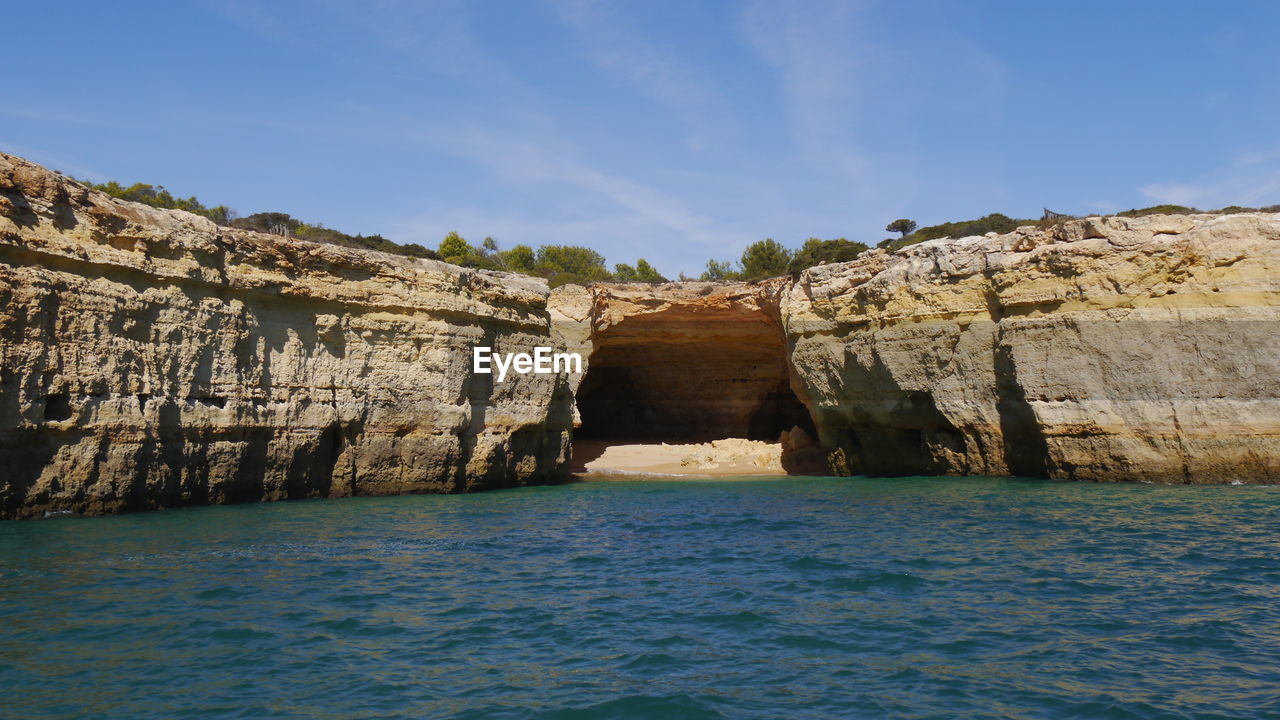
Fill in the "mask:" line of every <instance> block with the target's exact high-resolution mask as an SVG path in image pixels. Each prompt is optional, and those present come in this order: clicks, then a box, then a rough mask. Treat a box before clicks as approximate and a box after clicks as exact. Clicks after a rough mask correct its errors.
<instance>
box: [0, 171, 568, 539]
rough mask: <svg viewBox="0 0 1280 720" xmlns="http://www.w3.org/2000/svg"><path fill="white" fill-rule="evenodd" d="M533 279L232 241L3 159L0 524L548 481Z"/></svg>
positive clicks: (541, 332) (560, 421)
mask: <svg viewBox="0 0 1280 720" xmlns="http://www.w3.org/2000/svg"><path fill="white" fill-rule="evenodd" d="M547 296H548V290H547V287H546V285H545V283H543V282H542V281H541V280H537V279H533V278H527V277H522V276H515V275H508V274H503V273H488V272H479V271H472V270H464V269H462V268H458V267H455V266H452V265H448V264H445V263H440V262H435V261H430V260H414V259H409V258H403V257H398V256H392V255H386V254H382V253H374V252H366V251H357V250H349V249H345V248H340V247H336V246H330V245H319V244H314V243H306V242H299V241H287V240H283V239H281V238H275V237H273V236H268V235H262V234H257V233H250V232H241V231H235V230H229V229H227V228H223V227H218V226H216V225H214V224H213V223H211V222H209V221H207V220H205V219H203V218H200V217H197V216H195V215H191V214H188V213H183V212H177V211H163V210H155V209H153V208H149V207H146V206H143V205H138V204H134V203H124V202H120V201H117V200H114V199H112V198H110V197H108V196H106V195H104V194H102V193H99V192H95V191H89V190H86V189H85V188H84V187H82V186H80V185H78V184H75V183H72V182H69V181H68V180H66V179H65V178H63V177H61V176H59V175H57V174H55V173H52V172H49V171H48V170H45V169H43V168H40V167H38V166H35V165H33V164H31V163H28V162H26V161H24V160H21V159H19V158H15V157H11V156H7V155H0V517H21V516H33V515H39V514H42V513H44V512H46V511H58V510H71V511H76V512H81V513H90V514H96V513H104V512H117V511H122V510H131V509H147V508H160V507H173V506H178V505H189V504H202V503H219V502H237V501H248V500H259V499H282V498H296V497H316V496H342V495H352V494H389V493H402V492H418V491H434V492H451V491H462V490H470V489H483V488H492V487H502V486H509V485H517V484H524V483H534V482H545V481H549V480H552V479H555V478H557V477H560V476H562V475H564V474H565V473H566V472H567V470H568V452H569V433H570V430H571V424H572V417H573V397H572V393H571V388H570V387H569V385H568V382H567V379H566V378H565V377H564V376H557V375H534V374H529V375H514V374H513V375H512V376H509V377H508V378H507V381H506V382H504V383H502V384H494V383H493V382H492V381H491V378H492V377H493V376H491V375H475V376H473V375H472V373H471V366H470V364H471V348H472V346H474V345H489V346H492V347H494V348H495V349H497V350H499V351H502V352H515V351H528V350H530V349H531V348H532V347H533V346H535V345H549V344H552V343H551V341H550V333H551V328H550V319H549V315H548V312H547V308H546V300H547Z"/></svg>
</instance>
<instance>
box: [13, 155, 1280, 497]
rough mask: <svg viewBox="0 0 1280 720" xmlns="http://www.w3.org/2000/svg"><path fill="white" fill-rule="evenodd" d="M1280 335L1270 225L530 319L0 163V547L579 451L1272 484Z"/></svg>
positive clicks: (1119, 235) (557, 459) (648, 300)
mask: <svg viewBox="0 0 1280 720" xmlns="http://www.w3.org/2000/svg"><path fill="white" fill-rule="evenodd" d="M1277 331H1280V215H1263V214H1240V215H1230V216H1207V215H1204V216H1200V215H1194V216H1155V217H1147V218H1137V219H1124V218H1088V219H1084V220H1072V221H1067V222H1065V223H1062V224H1060V225H1058V226H1057V227H1054V228H1049V229H1045V230H1037V229H1034V228H1023V229H1020V230H1018V231H1016V232H1013V233H1010V234H1006V235H992V236H988V237H973V238H962V239H958V240H936V241H931V242H927V243H922V244H920V245H915V246H911V247H908V248H904V249H902V250H899V251H897V252H893V253H890V252H886V251H882V250H877V251H873V252H870V253H867V254H865V255H863V256H862V257H861V258H859V259H858V260H855V261H853V262H849V263H841V264H835V265H827V266H820V267H816V268H812V269H810V270H807V271H805V272H803V273H800V274H798V275H796V276H793V277H783V278H775V279H772V280H769V281H766V282H762V283H752V284H746V283H729V284H723V283H721V284H717V283H667V284H662V285H644V284H598V285H594V286H592V287H589V288H583V287H576V286H570V287H566V288H559V289H557V290H556V291H555V292H549V291H548V289H547V286H546V284H545V283H544V282H543V281H541V280H538V279H535V278H529V277H524V276H519V275H511V274H505V273H491V272H484V271H474V270H467V269H463V268H459V267H456V266H452V265H448V264H446V263H440V262H435V261H430V260H415V259H409V258H404V257H399V256H392V255H386V254H382V253H376V252H369V251H360V250H350V249H344V248H340V247H336V246H330V245H319V244H314V243H307V242H300V241H296V240H288V239H283V238H279V237H275V236H270V235H262V234H258V233H251V232H242V231H236V230H230V229H227V228H225V227H219V226H216V225H214V224H212V223H210V222H208V221H207V220H204V219H203V218H200V217H197V216H195V215H191V214H188V213H183V212H178V211H162V210H155V209H152V208H149V207H146V206H143V205H138V204H134V203H125V202H120V201H117V200H114V199H112V198H110V197H108V196H106V195H104V194H102V193H98V192H95V191H90V190H87V189H85V188H84V187H82V186H80V185H78V184H76V183H74V182H71V181H69V180H67V179H66V178H63V177H62V176H60V175H57V174H56V173H52V172H49V171H47V170H45V169H43V168H40V167H38V166H35V165H32V164H31V163H28V162H26V161H23V160H21V159H19V158H14V157H10V156H7V155H2V154H0V517H26V516H35V515H40V514H42V513H44V512H47V511H58V510H72V511H76V512H81V513H104V512H116V511H123V510H131V509H147V508H161V507H173V506H179V505H190V504H201V503H218V502H238V501H248V500H259V499H283V498H295V497H321V496H341V495H352V494H387V493H401V492H453V491H464V490H472V489H485V488H495V487H504V486H509V485H518V484H525V483H535V482H547V481H552V480H555V479H557V478H560V477H563V476H564V475H565V474H566V473H567V472H568V468H569V452H570V447H569V441H570V433H571V432H574V430H573V428H574V427H575V425H577V426H578V430H577V431H576V432H578V433H579V434H580V436H582V437H589V438H593V439H597V440H600V439H603V440H606V441H609V440H622V439H628V440H632V439H650V440H652V439H662V440H675V441H679V442H694V441H704V440H712V439H717V438H725V437H744V438H752V439H760V440H770V441H773V440H777V439H779V438H780V437H781V439H782V440H783V446H784V447H785V448H786V449H787V452H788V453H789V456H790V457H791V458H792V459H793V460H795V461H796V462H797V463H798V464H796V465H788V467H789V468H791V469H795V468H798V467H800V466H801V465H804V464H805V463H807V462H808V460H812V459H813V458H814V454H815V452H816V453H818V455H817V457H818V459H819V460H821V459H822V454H823V453H825V454H826V455H827V459H828V460H829V461H830V464H831V467H832V468H833V469H834V470H835V471H838V472H842V473H866V474H1016V475H1029V476H1039V477H1052V478H1069V479H1078V480H1152V481H1159V482H1204V483H1225V482H1236V481H1240V482H1277V481H1280V355H1278V354H1277V353H1276V350H1275V348H1276V342H1277V341H1276V338H1277V337H1280V334H1278V332H1277ZM475 345H489V346H492V347H494V348H495V349H497V350H498V351H500V352H514V351H528V350H530V349H531V348H532V347H533V346H536V345H551V346H553V347H558V348H567V349H569V350H572V351H577V352H580V353H581V354H582V356H583V358H584V359H586V360H587V373H586V375H585V376H578V375H535V374H529V375H518V374H515V373H512V374H510V375H508V377H507V382H505V383H502V384H495V383H494V382H493V381H492V379H493V376H491V375H473V374H472V372H471V366H470V363H471V349H472V347H473V346H475ZM796 427H799V428H800V429H801V430H802V432H796V431H793V429H794V428H796ZM815 437H816V438H817V439H818V441H819V442H820V445H821V447H820V448H819V447H815V446H814V445H813V441H812V440H810V438H815ZM802 457H803V458H807V460H805V463H800V461H799V460H797V458H802ZM786 459H787V458H786V457H784V462H785V461H786ZM806 466H807V465H806Z"/></svg>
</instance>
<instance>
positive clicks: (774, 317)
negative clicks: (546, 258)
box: [551, 281, 812, 442]
mask: <svg viewBox="0 0 1280 720" xmlns="http://www.w3.org/2000/svg"><path fill="white" fill-rule="evenodd" d="M779 282H780V281H772V282H771V283H766V284H754V285H750V284H746V283H731V284H723V283H665V284H662V285H647V284H641V283H632V284H597V285H593V286H592V287H590V288H589V289H583V288H559V289H557V290H556V291H554V292H553V294H552V299H551V305H552V308H553V313H556V314H557V315H556V316H557V324H558V325H560V326H562V327H563V328H564V329H563V330H561V331H560V332H562V333H563V334H564V336H565V341H566V344H568V345H571V346H573V347H575V348H579V350H578V352H580V353H581V354H582V355H583V357H586V358H588V363H587V364H588V372H587V374H586V377H585V379H584V380H582V385H581V387H579V388H578V389H577V405H578V409H579V411H580V413H581V421H582V424H581V427H580V433H581V434H582V435H584V436H592V437H609V438H614V439H623V440H639V439H659V440H668V441H671V442H690V441H706V440H714V439H717V438H727V437H738V438H750V439H753V440H768V441H773V442H776V441H777V440H778V436H779V434H780V433H781V432H782V431H784V430H789V429H790V428H792V427H793V426H795V425H796V424H797V423H800V424H808V414H807V413H806V412H805V410H804V408H803V406H801V405H800V403H799V402H798V401H797V400H796V397H795V395H794V394H793V393H792V392H791V389H790V379H789V377H788V371H787V351H786V346H785V338H784V335H783V332H782V323H781V319H780V317H779V314H778V303H777V287H778V286H779ZM561 307H563V308H565V310H563V311H562V310H560V309H559V308H561ZM810 427H812V426H810Z"/></svg>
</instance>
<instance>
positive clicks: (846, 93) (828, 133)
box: [0, 0, 1280, 276]
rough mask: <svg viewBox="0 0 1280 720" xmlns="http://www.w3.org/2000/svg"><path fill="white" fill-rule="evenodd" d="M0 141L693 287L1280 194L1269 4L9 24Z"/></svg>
mask: <svg viewBox="0 0 1280 720" xmlns="http://www.w3.org/2000/svg"><path fill="white" fill-rule="evenodd" d="M5 25H6V26H7V32H6V33H5V35H6V39H5V45H6V53H7V55H8V57H9V58H10V72H9V73H6V77H5V83H4V89H3V90H0V149H3V150H5V151H7V152H12V153H16V154H18V155H22V156H25V157H27V158H29V159H31V160H34V161H36V162H40V163H43V164H46V165H49V166H51V167H54V168H56V169H59V170H62V171H64V172H68V173H70V174H73V175H77V176H81V177H88V178H90V179H94V180H105V179H117V180H120V181H122V182H134V181H143V182H151V183H158V184H163V185H165V186H167V187H168V188H169V189H171V190H172V191H174V192H176V193H181V194H183V195H191V194H194V195H197V196H199V197H200V199H201V200H202V201H205V202H206V203H225V204H228V205H230V206H232V207H234V208H235V209H237V210H238V211H239V212H240V213H241V214H248V213H251V212H257V211H266V210H279V211H284V212H289V213H292V214H293V215H294V216H295V217H298V218H301V219H304V220H308V221H311V222H320V223H323V224H325V225H328V226H330V227H335V228H338V229H340V230H344V231H347V232H352V233H355V232H362V233H366V234H368V233H381V234H383V235H386V236H387V237H390V238H392V239H393V240H397V241H399V242H420V243H423V244H426V245H430V246H432V247H434V246H435V245H436V244H437V243H438V242H439V240H440V238H441V237H443V236H444V234H445V233H446V232H448V231H450V230H457V231H458V232H460V233H462V234H463V235H464V236H465V237H467V238H468V239H471V240H474V241H476V242H478V241H479V240H480V239H482V238H483V237H484V236H486V235H492V236H493V237H494V238H496V239H497V240H498V242H499V243H500V245H502V246H503V247H509V246H511V245H513V244H516V243H528V244H531V245H537V244H541V243H571V244H580V245H587V246H590V247H593V248H595V249H597V250H599V251H601V252H602V253H604V254H605V255H606V257H607V258H608V260H609V262H610V263H616V262H632V261H634V260H635V259H636V258H637V257H645V258H647V259H648V260H649V261H650V262H652V263H654V264H655V265H656V266H657V267H658V269H659V270H661V271H663V272H664V273H666V274H668V275H670V276H674V275H675V274H676V273H677V272H681V271H683V272H686V273H689V274H691V275H692V274H697V273H698V272H700V271H701V269H702V268H703V265H704V264H705V262H706V260H707V259H708V258H710V257H716V258H721V259H727V258H733V257H736V256H737V255H738V254H739V253H740V252H741V250H742V248H743V247H745V246H746V245H747V244H748V243H750V242H752V241H754V240H758V239H760V238H763V237H773V238H775V239H778V240H780V241H782V242H783V243H784V244H787V245H790V246H797V245H799V244H800V243H801V242H802V241H803V240H804V238H807V237H810V236H817V237H824V238H829V237H847V238H849V239H852V240H861V241H864V242H867V243H869V244H870V243H875V242H877V241H879V240H880V239H882V238H884V237H887V236H889V235H891V234H892V233H886V232H885V231H884V230H883V227H884V225H885V224H886V223H887V222H889V221H890V220H893V219H894V218H897V217H904V216H905V217H910V218H913V219H915V220H917V221H918V222H920V224H922V225H926V224H931V223H935V222H941V221H946V220H957V219H967V218H972V217H978V216H981V215H984V214H986V213H989V212H1003V213H1005V214H1008V215H1012V216H1024V217H1025V216H1037V217H1038V216H1039V214H1040V212H1041V208H1042V207H1046V206H1047V207H1049V208H1051V209H1054V210H1057V211H1060V212H1070V213H1091V212H1099V211H1114V210H1121V209H1127V208H1130V207H1142V206H1146V205H1152V204H1156V203H1159V202H1175V203H1181V204H1193V205H1197V206H1200V207H1219V206H1222V205H1227V204H1233V203H1238V204H1246V205H1252V204H1273V203H1280V72H1278V71H1280V43H1277V42H1276V39H1275V34H1276V29H1277V28H1280V3H1274V2H1229V3H1209V2H1173V1H1169V2H1150V3H1139V2H1070V3H1062V4H1060V5H1059V6H1058V7H1051V6H1050V5H1049V4H1048V3H1040V2H984V1H981V0H971V1H967V2H924V1H920V2H884V3H877V2H827V1H824V0H804V1H798V0H797V1H794V2H749V1H744V2H699V1H697V0H683V1H679V2H664V1H661V0H645V1H643V2H641V1H638V0H637V1H635V2H607V3H605V2H584V1H580V0H547V1H545V2H541V1H537V0H529V1H528V2H514V1H507V0H486V1H484V2H480V1H477V2H473V3H463V2H361V3H355V2H350V3H339V2H296V3H294V2H284V1H274V0H264V1H261V2H258V1H254V0H228V1H226V2H191V3H182V2H136V3H99V2H67V3H36V2H27V3H15V4H12V5H11V6H9V7H7V8H6V10H5Z"/></svg>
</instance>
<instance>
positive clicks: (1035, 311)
mask: <svg viewBox="0 0 1280 720" xmlns="http://www.w3.org/2000/svg"><path fill="white" fill-rule="evenodd" d="M781 312H782V318H783V322H784V324H785V326H786V333H787V339H788V345H789V348H790V354H789V357H790V360H791V363H792V369H793V372H794V373H795V376H796V377H797V378H798V379H799V380H800V381H801V384H802V385H803V394H804V395H805V396H806V400H807V401H808V403H809V407H810V408H811V410H812V411H813V413H814V415H815V420H816V421H817V425H818V428H819V430H820V435H821V439H822V441H823V444H824V445H825V446H827V447H828V448H831V449H834V450H835V453H834V460H835V461H836V463H837V465H840V466H842V469H844V470H846V471H849V472H855V473H868V474H993V475H1003V474H1015V475H1030V476H1041V477H1051V478H1065V479H1076V480H1150V481H1157V482H1186V483H1227V482H1276V481H1280V353H1278V352H1277V347H1280V345H1278V343H1280V215H1274V214H1241V215H1230V216H1208V215H1198V216H1153V217H1145V218H1134V219H1128V218H1105V219H1104V218H1089V219H1084V220H1073V221H1069V222H1066V223H1065V224H1063V225H1062V226H1060V227H1057V228H1053V229H1050V230H1044V231H1039V230H1035V229H1033V228H1021V229H1019V230H1018V231H1016V232H1014V233H1010V234H1007V235H1000V236H995V237H989V238H979V237H974V238H964V239H960V240H937V241H932V242H927V243H922V244H920V245H916V246H912V247H908V248H904V249H903V250H900V251H898V252H897V253H886V252H884V251H876V252H873V253H869V254H866V255H864V256H862V257H861V258H859V259H858V260H856V261H853V262H851V263H843V264H839V265H831V266H821V267H817V268H813V269H811V270H809V271H806V272H805V273H803V274H801V276H800V277H799V278H798V280H797V281H796V282H794V283H793V284H791V285H789V286H788V287H787V289H786V291H785V294H784V296H783V299H782V302H781Z"/></svg>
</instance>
